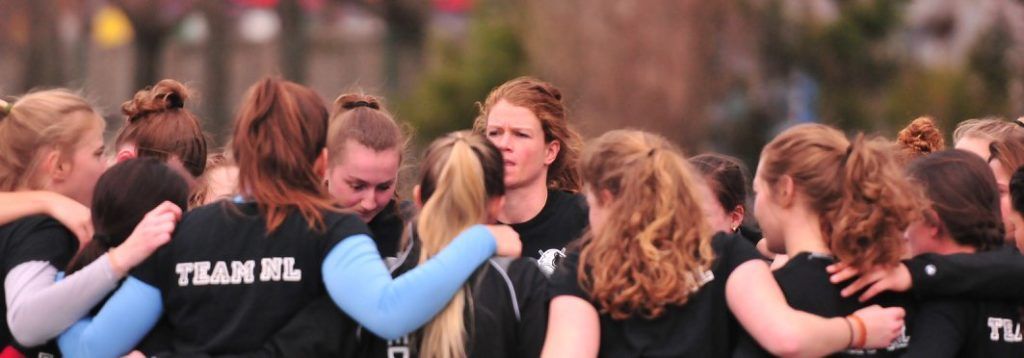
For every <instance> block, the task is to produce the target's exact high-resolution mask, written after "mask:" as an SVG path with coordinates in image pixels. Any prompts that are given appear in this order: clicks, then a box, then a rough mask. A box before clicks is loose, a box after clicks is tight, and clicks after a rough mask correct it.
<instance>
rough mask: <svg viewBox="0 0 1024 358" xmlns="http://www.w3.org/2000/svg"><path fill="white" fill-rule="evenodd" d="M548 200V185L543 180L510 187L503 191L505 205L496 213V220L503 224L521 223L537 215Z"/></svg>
mask: <svg viewBox="0 0 1024 358" xmlns="http://www.w3.org/2000/svg"><path fill="white" fill-rule="evenodd" d="M547 202H548V187H547V184H546V182H545V181H539V182H538V183H535V184H531V185H527V186H523V187H520V188H516V189H510V190H508V191H507V192H506V193H505V205H504V206H503V207H502V208H501V212H500V213H498V221H501V222H502V223H505V224H521V223H524V222H527V221H530V219H533V218H535V217H537V214H540V211H541V210H543V209H544V205H545V204H547Z"/></svg>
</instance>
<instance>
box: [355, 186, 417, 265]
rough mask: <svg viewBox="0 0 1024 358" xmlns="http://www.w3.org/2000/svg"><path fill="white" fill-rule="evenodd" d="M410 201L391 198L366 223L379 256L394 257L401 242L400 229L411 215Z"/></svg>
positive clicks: (403, 227) (402, 228)
mask: <svg viewBox="0 0 1024 358" xmlns="http://www.w3.org/2000/svg"><path fill="white" fill-rule="evenodd" d="M412 206H413V205H412V203H411V202H408V201H403V202H398V201H396V200H391V201H390V202H388V205H387V206H386V207H384V210H381V212H379V213H377V216H374V217H373V220H370V222H369V223H367V224H366V225H367V226H369V227H370V231H371V232H373V241H374V242H375V243H377V251H378V252H380V256H381V257H394V256H395V255H397V254H398V247H399V245H400V243H401V242H402V230H404V229H405V220H406V218H408V217H411V216H412V214H411V213H412V211H413V209H412Z"/></svg>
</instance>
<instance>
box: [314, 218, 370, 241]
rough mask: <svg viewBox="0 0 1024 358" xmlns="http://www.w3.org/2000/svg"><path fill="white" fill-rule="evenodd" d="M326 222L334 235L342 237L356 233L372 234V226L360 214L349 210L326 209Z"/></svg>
mask: <svg viewBox="0 0 1024 358" xmlns="http://www.w3.org/2000/svg"><path fill="white" fill-rule="evenodd" d="M324 224H325V226H326V227H327V229H328V231H329V232H330V234H331V235H332V236H336V235H341V236H340V237H341V238H345V237H349V236H354V235H359V234H363V235H367V236H371V235H370V228H369V227H368V226H367V225H366V223H364V222H363V220H361V219H360V218H359V217H358V216H356V215H355V214H352V213H348V212H338V211H325V212H324Z"/></svg>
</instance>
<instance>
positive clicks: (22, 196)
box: [0, 191, 93, 247]
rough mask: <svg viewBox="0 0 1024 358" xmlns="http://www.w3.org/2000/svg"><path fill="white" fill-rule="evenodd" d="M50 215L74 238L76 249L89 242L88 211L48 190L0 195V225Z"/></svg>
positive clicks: (90, 225) (91, 232)
mask: <svg viewBox="0 0 1024 358" xmlns="http://www.w3.org/2000/svg"><path fill="white" fill-rule="evenodd" d="M38 214H46V215H50V216H52V217H53V218H54V219H57V221H60V223H61V224H64V226H65V227H67V228H68V230H71V232H72V233H74V234H75V236H76V237H77V238H78V241H79V247H81V246H84V245H85V243H87V242H88V241H89V240H90V239H92V234H93V231H92V221H91V217H90V213H89V208H86V207H85V205H82V204H81V203H79V202H77V201H74V200H72V199H69V198H67V197H65V196H63V195H60V194H57V193H54V192H49V191H14V192H0V225H3V224H6V223H9V222H12V221H15V220H18V219H21V218H23V217H26V216H29V215H38Z"/></svg>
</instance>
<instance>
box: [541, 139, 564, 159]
mask: <svg viewBox="0 0 1024 358" xmlns="http://www.w3.org/2000/svg"><path fill="white" fill-rule="evenodd" d="M560 150H562V143H561V142H559V141H558V140H557V139H555V140H553V141H551V142H548V144H547V148H546V150H545V152H544V165H551V163H554V162H555V159H558V151H560Z"/></svg>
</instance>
